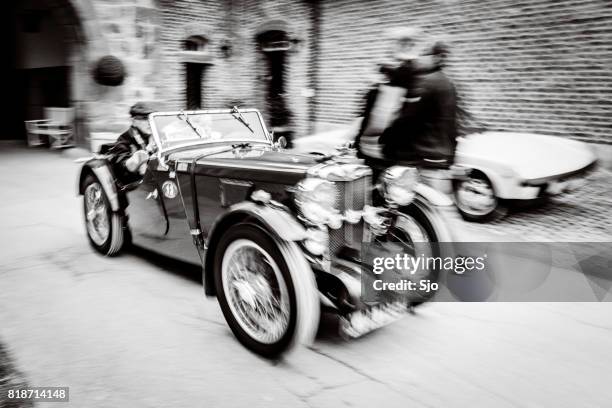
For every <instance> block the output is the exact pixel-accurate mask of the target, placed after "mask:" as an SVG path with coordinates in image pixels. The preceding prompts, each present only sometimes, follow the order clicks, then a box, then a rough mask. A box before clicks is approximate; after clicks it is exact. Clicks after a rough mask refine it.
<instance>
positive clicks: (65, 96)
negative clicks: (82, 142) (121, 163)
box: [0, 0, 86, 140]
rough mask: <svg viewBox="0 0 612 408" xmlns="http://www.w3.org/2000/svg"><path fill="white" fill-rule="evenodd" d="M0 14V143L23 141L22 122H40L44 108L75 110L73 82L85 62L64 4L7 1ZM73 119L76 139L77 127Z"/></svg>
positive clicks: (77, 27)
mask: <svg viewBox="0 0 612 408" xmlns="http://www.w3.org/2000/svg"><path fill="white" fill-rule="evenodd" d="M5 7H7V8H8V9H9V10H8V12H6V13H3V14H2V16H3V17H2V18H3V19H4V21H3V22H2V27H3V30H5V32H4V33H3V34H4V35H3V36H2V41H3V42H4V44H3V45H4V49H6V50H8V51H9V52H8V53H7V57H6V58H4V59H3V60H2V61H3V62H2V63H3V64H4V65H5V66H4V68H5V70H4V72H5V73H7V74H6V77H5V81H6V82H5V83H6V85H7V86H6V88H5V92H6V94H5V98H6V99H8V100H10V101H11V103H10V104H9V112H8V113H9V114H8V115H7V116H6V121H5V123H4V126H3V127H4V130H3V132H1V136H0V138H1V139H4V140H6V139H13V140H25V138H26V134H25V127H24V121H26V120H33V119H43V118H44V108H45V107H61V108H69V107H74V106H75V98H74V95H75V84H74V82H75V81H74V78H75V77H76V75H77V73H78V72H79V71H82V70H83V67H80V66H78V65H79V64H86V63H85V60H86V58H85V56H84V55H83V50H84V46H85V41H84V35H83V31H82V27H81V24H80V22H79V19H78V17H77V13H76V11H75V10H74V8H73V6H72V5H71V4H70V3H69V1H68V0H26V1H9V2H7V4H6V5H5ZM79 119H80V118H79V116H78V115H77V118H76V123H75V129H76V130H77V136H78V133H79V129H81V128H82V126H81V124H80V123H79Z"/></svg>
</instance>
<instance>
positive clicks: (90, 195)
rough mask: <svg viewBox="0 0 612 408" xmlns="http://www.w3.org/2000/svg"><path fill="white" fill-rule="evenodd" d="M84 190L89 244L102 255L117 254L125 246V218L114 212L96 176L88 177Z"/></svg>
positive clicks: (84, 207) (84, 209)
mask: <svg viewBox="0 0 612 408" xmlns="http://www.w3.org/2000/svg"><path fill="white" fill-rule="evenodd" d="M83 190H84V193H83V211H84V215H85V227H86V229H87V237H88V238H89V242H90V243H91V245H92V246H93V247H94V249H95V250H96V251H98V252H100V253H101V254H102V255H107V256H112V255H115V254H117V253H118V252H119V251H120V250H121V249H122V248H123V244H124V238H125V232H124V229H123V226H124V216H123V215H121V214H119V213H116V212H113V211H112V209H111V207H110V203H109V201H108V197H107V196H106V193H105V192H104V188H103V187H102V184H100V182H99V181H98V179H97V178H96V177H95V176H93V175H90V176H87V178H86V179H85V183H84V189H83Z"/></svg>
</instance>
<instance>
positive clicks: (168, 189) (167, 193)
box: [162, 180, 178, 198]
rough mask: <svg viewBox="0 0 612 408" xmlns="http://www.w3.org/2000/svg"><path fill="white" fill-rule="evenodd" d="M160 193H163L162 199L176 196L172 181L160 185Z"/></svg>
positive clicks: (176, 191)
mask: <svg viewBox="0 0 612 408" xmlns="http://www.w3.org/2000/svg"><path fill="white" fill-rule="evenodd" d="M162 191H163V192H164V197H166V198H174V197H176V195H177V194H178V187H177V186H176V183H175V182H174V181H170V180H167V181H164V184H162Z"/></svg>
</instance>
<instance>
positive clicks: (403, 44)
mask: <svg viewBox="0 0 612 408" xmlns="http://www.w3.org/2000/svg"><path fill="white" fill-rule="evenodd" d="M387 36H388V37H389V38H390V39H391V41H392V47H391V53H392V56H393V58H394V59H395V60H396V61H401V62H405V61H412V60H415V59H416V58H418V56H419V54H420V53H421V48H422V44H421V43H422V40H423V32H422V31H421V30H420V29H419V28H417V27H399V28H394V29H391V30H389V31H388V32H387Z"/></svg>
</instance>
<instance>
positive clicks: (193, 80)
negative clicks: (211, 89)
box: [185, 63, 204, 110]
mask: <svg viewBox="0 0 612 408" xmlns="http://www.w3.org/2000/svg"><path fill="white" fill-rule="evenodd" d="M185 71H186V86H187V89H186V94H187V109H191V110H195V109H201V108H202V76H203V73H204V65H202V64H195V63H187V64H185Z"/></svg>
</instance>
